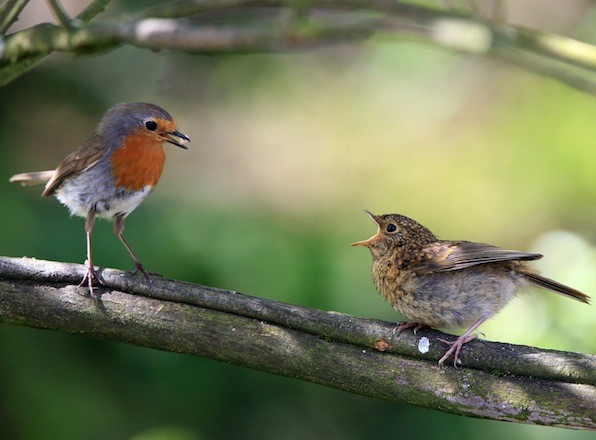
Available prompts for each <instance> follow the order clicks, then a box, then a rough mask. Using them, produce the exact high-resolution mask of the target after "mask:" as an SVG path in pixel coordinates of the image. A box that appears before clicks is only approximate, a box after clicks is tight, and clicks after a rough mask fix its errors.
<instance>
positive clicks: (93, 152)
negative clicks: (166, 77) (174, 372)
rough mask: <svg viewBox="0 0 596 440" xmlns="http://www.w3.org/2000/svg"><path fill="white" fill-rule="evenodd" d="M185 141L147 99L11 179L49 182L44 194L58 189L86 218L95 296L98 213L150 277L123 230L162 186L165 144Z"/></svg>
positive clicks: (89, 278) (115, 112)
mask: <svg viewBox="0 0 596 440" xmlns="http://www.w3.org/2000/svg"><path fill="white" fill-rule="evenodd" d="M181 141H190V139H189V138H188V136H186V135H185V134H182V133H181V132H179V131H178V130H177V128H176V123H175V122H174V120H173V119H172V116H170V114H169V113H168V112H166V111H165V110H164V109H162V108H161V107H158V106H157V105H154V104H148V103H143V102H135V103H125V104H117V105H115V106H113V107H112V108H110V109H109V110H108V111H107V112H106V113H105V115H104V116H103V118H102V119H101V121H100V123H99V125H98V126H97V128H96V130H95V132H94V133H93V134H92V135H91V137H90V138H89V139H88V140H87V141H86V142H85V143H84V144H83V145H82V146H81V147H79V148H77V149H76V150H75V151H73V152H72V153H71V154H69V155H68V156H67V157H66V158H65V159H64V160H63V161H62V163H60V165H58V168H56V169H55V170H50V171H39V172H32V173H22V174H17V175H15V176H13V177H11V179H10V181H11V182H20V183H21V184H23V185H36V184H42V183H45V184H46V186H45V190H44V191H43V193H42V196H43V197H47V196H50V195H52V194H54V195H55V196H56V197H57V198H58V200H59V201H60V202H61V203H62V204H63V205H65V206H66V207H68V209H69V210H70V212H71V214H72V215H77V216H81V217H85V219H86V220H85V232H86V236H87V261H86V263H85V264H86V267H87V272H86V274H85V276H84V278H83V280H82V281H81V283H80V284H79V287H80V286H83V285H84V284H85V283H86V284H87V286H88V288H89V293H90V294H91V295H92V296H95V295H94V292H93V284H94V281H97V283H99V284H100V285H103V284H104V283H103V281H102V279H101V277H100V276H99V274H98V273H97V271H96V270H95V268H94V267H93V258H92V252H91V233H92V231H93V224H94V222H95V218H96V217H100V218H105V219H109V220H113V221H114V234H116V236H117V237H118V238H119V239H120V241H121V242H122V244H123V245H124V247H125V248H126V250H127V251H128V253H129V254H130V256H131V257H132V259H133V260H134V262H135V270H134V273H136V272H138V271H140V272H142V273H143V274H144V275H145V276H146V277H148V278H149V275H150V274H149V272H147V270H145V268H144V267H143V265H142V264H141V262H140V261H139V259H138V258H137V256H136V255H135V253H134V252H133V250H132V248H131V247H130V246H129V244H128V243H127V242H126V240H125V239H124V236H123V235H122V232H123V230H124V222H125V220H126V217H127V216H128V215H129V214H130V213H131V212H132V211H133V210H134V209H135V208H136V207H137V206H139V204H140V203H141V202H142V201H143V200H144V199H145V198H146V197H147V196H148V195H149V194H151V191H153V188H155V185H157V182H158V180H159V177H160V176H161V172H162V171H163V166H164V162H165V152H164V149H163V143H164V142H168V143H170V144H173V145H176V146H177V147H180V148H184V149H186V148H187V147H185V146H184V145H183V143H181Z"/></svg>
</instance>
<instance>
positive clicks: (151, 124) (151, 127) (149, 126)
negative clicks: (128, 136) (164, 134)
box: [145, 121, 157, 131]
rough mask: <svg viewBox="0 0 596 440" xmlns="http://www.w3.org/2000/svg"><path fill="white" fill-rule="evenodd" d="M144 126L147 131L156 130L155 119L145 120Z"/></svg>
mask: <svg viewBox="0 0 596 440" xmlns="http://www.w3.org/2000/svg"><path fill="white" fill-rule="evenodd" d="M145 128H146V129H147V130H149V131H155V130H157V123H156V122H155V121H147V122H145Z"/></svg>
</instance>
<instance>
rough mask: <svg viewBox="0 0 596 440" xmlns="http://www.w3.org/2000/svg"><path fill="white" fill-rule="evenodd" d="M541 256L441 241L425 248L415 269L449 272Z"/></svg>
mask: <svg viewBox="0 0 596 440" xmlns="http://www.w3.org/2000/svg"><path fill="white" fill-rule="evenodd" d="M540 258H542V255H540V254H531V253H527V252H519V251H511V250H507V249H502V248H500V247H497V246H492V245H490V244H486V243H473V242H469V241H440V242H438V243H433V244H431V245H429V246H428V247H427V248H426V249H425V257H424V259H423V261H422V262H421V263H420V264H419V265H417V266H416V267H415V268H414V270H415V271H416V272H418V273H432V272H447V271H450V270H458V269H464V268H466V267H470V266H476V265H478V264H486V263H494V262H498V261H515V260H538V259H540Z"/></svg>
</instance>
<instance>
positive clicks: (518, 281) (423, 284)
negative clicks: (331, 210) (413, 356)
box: [353, 212, 589, 364]
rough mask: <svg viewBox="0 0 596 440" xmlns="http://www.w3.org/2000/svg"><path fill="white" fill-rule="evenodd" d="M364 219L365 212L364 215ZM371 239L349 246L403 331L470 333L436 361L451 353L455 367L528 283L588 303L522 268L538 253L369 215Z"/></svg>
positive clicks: (392, 217)
mask: <svg viewBox="0 0 596 440" xmlns="http://www.w3.org/2000/svg"><path fill="white" fill-rule="evenodd" d="M367 213H368V212H367ZM368 214H369V215H370V217H371V218H372V219H373V220H374V221H375V222H376V223H377V225H378V231H377V233H376V234H375V235H374V236H373V237H371V238H370V239H368V240H364V241H360V242H356V243H353V245H355V246H366V247H368V248H369V249H370V251H371V253H372V256H373V268H372V278H373V282H374V284H375V286H376V287H377V290H378V291H379V293H380V294H381V295H382V296H383V298H385V299H386V300H387V301H388V302H389V303H390V304H391V305H392V306H393V307H394V308H395V309H396V310H397V311H398V312H399V313H401V314H402V315H404V316H406V317H408V318H410V319H412V320H413V321H415V322H414V323H407V324H405V325H402V326H401V329H403V328H408V327H416V328H420V327H439V328H441V327H463V326H469V327H470V328H469V329H468V330H467V331H466V332H465V333H464V334H463V335H462V336H461V337H460V338H458V339H457V340H456V341H455V342H453V343H451V342H449V343H448V344H449V345H451V348H450V349H449V350H448V351H447V353H446V354H445V356H443V358H441V360H440V361H439V363H440V364H443V362H444V361H445V360H446V359H447V358H448V357H449V356H450V355H451V354H452V353H453V352H454V351H455V362H457V361H458V354H459V351H460V349H461V347H462V346H463V344H465V343H466V342H468V341H470V340H472V339H475V338H476V337H477V335H476V334H473V333H472V332H473V331H474V330H475V329H476V328H477V327H478V326H480V324H481V323H482V322H484V321H485V320H486V319H488V318H490V317H492V316H494V315H495V314H496V313H498V312H499V311H500V310H501V309H502V308H503V307H505V305H507V303H508V302H509V301H511V299H513V298H514V297H515V295H516V291H517V290H518V288H520V287H523V286H526V285H528V284H533V285H536V286H539V287H543V288H545V289H549V290H552V291H554V292H557V293H560V294H563V295H566V296H569V297H571V298H574V299H576V300H579V301H582V302H586V303H587V302H588V300H589V297H588V296H587V295H585V294H583V293H581V292H579V291H577V290H575V289H572V288H570V287H567V286H564V285H563V284H560V283H558V282H556V281H553V280H550V279H548V278H544V277H542V276H540V275H538V274H537V273H536V272H535V271H534V270H532V269H531V268H530V266H529V265H528V263H526V261H529V260H537V259H539V258H542V255H540V254H533V253H526V252H518V251H511V250H505V249H501V248H499V247H497V246H492V245H489V244H484V243H473V242H469V241H448V240H439V239H438V238H437V237H436V236H435V235H434V234H433V233H432V232H431V231H429V230H428V229H427V228H425V227H424V226H422V225H421V224H420V223H418V222H416V221H414V220H412V219H410V218H408V217H405V216H402V215H399V214H387V215H378V216H377V215H374V214H371V213H368Z"/></svg>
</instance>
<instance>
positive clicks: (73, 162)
mask: <svg viewBox="0 0 596 440" xmlns="http://www.w3.org/2000/svg"><path fill="white" fill-rule="evenodd" d="M106 151H107V148H106V146H105V140H104V139H103V138H102V137H101V136H98V135H93V136H92V137H91V138H90V139H89V140H87V142H85V144H84V145H83V146H82V147H79V148H77V149H76V150H75V151H73V152H72V153H70V154H69V155H68V156H66V158H65V159H64V160H63V161H62V163H61V164H60V165H58V168H56V170H55V171H54V175H53V176H52V178H51V179H50V180H49V182H48V183H47V184H46V188H45V190H44V191H43V193H42V196H43V197H47V196H51V195H52V194H54V192H55V191H56V190H57V189H58V187H59V186H60V184H61V183H62V182H63V181H64V179H66V178H68V177H71V176H73V175H75V174H77V173H80V172H81V171H84V170H86V169H88V168H91V167H92V166H93V165H95V164H96V163H97V162H98V161H99V159H101V158H102V157H103V155H104V154H105V153H106Z"/></svg>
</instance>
